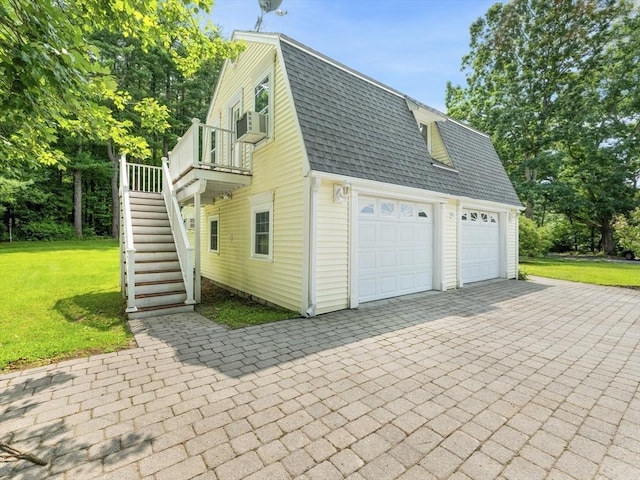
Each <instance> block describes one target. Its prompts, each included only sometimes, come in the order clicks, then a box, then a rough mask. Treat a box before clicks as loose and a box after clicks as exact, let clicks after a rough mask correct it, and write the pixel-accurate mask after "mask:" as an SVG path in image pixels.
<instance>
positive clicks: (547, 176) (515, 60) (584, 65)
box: [447, 0, 640, 253]
mask: <svg viewBox="0 0 640 480" xmlns="http://www.w3.org/2000/svg"><path fill="white" fill-rule="evenodd" d="M639 63H640V14H639V12H638V9H634V8H633V7H632V5H631V4H630V3H629V2H625V1H619V0H601V1H597V2H594V1H591V0H578V1H571V2H569V1H562V2H552V3H551V4H550V3H549V2H545V1H542V0H514V1H511V2H506V3H504V4H496V5H494V6H493V7H491V8H490V9H489V10H488V11H487V13H486V14H485V16H484V17H482V18H480V19H478V20H477V21H476V22H475V23H474V24H473V25H472V26H471V43H470V52H469V54H467V55H466V56H465V57H464V58H463V60H462V66H463V68H464V69H466V71H467V85H466V87H460V86H454V85H451V84H449V85H448V86H447V109H448V112H449V114H450V115H453V116H455V117H458V118H461V119H463V120H466V121H467V122H469V123H471V124H472V125H474V126H476V127H478V128H480V129H481V130H484V131H486V132H488V133H490V134H491V136H492V139H493V141H494V144H495V145H496V148H497V150H498V153H499V154H500V156H501V158H502V159H503V163H504V164H505V167H506V169H507V172H508V173H509V175H510V177H511V179H512V180H513V182H514V185H515V187H516V190H517V191H518V193H519V195H520V197H521V198H522V199H523V202H524V203H525V205H526V207H527V210H526V212H525V214H526V216H527V217H528V218H534V217H536V216H538V213H537V211H538V210H539V209H541V208H542V209H548V210H552V211H554V212H556V213H560V214H562V215H564V216H565V217H566V218H568V219H570V220H571V221H573V222H576V223H580V224H582V225H584V226H585V227H587V228H588V229H595V231H597V232H598V234H599V236H600V239H599V241H597V242H595V243H597V244H599V245H601V246H602V248H603V249H604V250H605V251H606V252H608V253H611V251H612V250H613V248H614V245H613V237H612V220H613V218H614V216H615V215H616V214H617V213H624V212H626V211H628V210H629V209H631V208H633V207H634V206H635V205H637V203H634V187H633V185H634V184H635V183H636V182H637V179H638V178H639V177H640V150H639V149H640V128H638V125H639V123H638V122H639V120H640V69H639V68H638V64H639ZM635 202H637V200H635Z"/></svg>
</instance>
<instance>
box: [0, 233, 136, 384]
mask: <svg viewBox="0 0 640 480" xmlns="http://www.w3.org/2000/svg"><path fill="white" fill-rule="evenodd" d="M118 255H119V253H118V245H117V243H116V242H115V241H105V240H102V241H75V242H29V243H11V244H6V243H5V244H0V271H2V275H1V276H0V291H2V311H1V312H0V372H2V371H6V370H7V369H11V368H23V367H25V366H33V365H38V364H46V363H50V362H51V361H55V360H60V359H64V358H70V357H74V356H82V355H88V354H91V353H102V352H110V351H114V350H119V349H122V348H126V347H127V346H128V345H129V342H130V338H131V335H130V333H129V332H128V330H127V326H126V322H125V320H124V315H123V313H122V297H121V295H120V292H119V287H118V282H119V273H118Z"/></svg>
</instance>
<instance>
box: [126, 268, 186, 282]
mask: <svg viewBox="0 0 640 480" xmlns="http://www.w3.org/2000/svg"><path fill="white" fill-rule="evenodd" d="M178 280H179V281H182V280H183V279H182V272H181V271H180V269H179V268H177V269H173V270H148V271H143V270H138V265H136V285H138V283H140V284H142V283H151V282H174V281H178Z"/></svg>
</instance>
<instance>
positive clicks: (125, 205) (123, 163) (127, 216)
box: [119, 154, 138, 313]
mask: <svg viewBox="0 0 640 480" xmlns="http://www.w3.org/2000/svg"><path fill="white" fill-rule="evenodd" d="M119 190H120V209H121V211H122V216H121V218H122V220H123V221H122V224H121V225H120V230H121V236H122V240H121V241H122V243H123V246H124V265H126V277H125V275H124V267H123V266H122V265H121V266H120V269H121V273H122V275H121V282H122V286H123V288H124V285H125V284H126V292H127V293H126V296H127V309H126V312H127V313H132V312H137V311H138V308H137V307H136V290H135V286H136V279H135V276H136V248H135V246H134V244H133V225H132V222H131V202H130V200H129V167H128V165H127V156H126V155H124V154H122V155H121V156H120V189H119Z"/></svg>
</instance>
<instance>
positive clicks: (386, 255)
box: [358, 197, 433, 302]
mask: <svg viewBox="0 0 640 480" xmlns="http://www.w3.org/2000/svg"><path fill="white" fill-rule="evenodd" d="M358 206H359V215H358V293H359V301H360V302H368V301H371V300H379V299H382V298H389V297H396V296H398V295H405V294H408V293H415V292H422V291H425V290H431V288H432V286H431V285H432V271H433V215H432V208H431V206H430V205H421V204H416V203H411V202H402V201H396V200H390V199H383V198H366V197H360V198H359V199H358Z"/></svg>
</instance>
